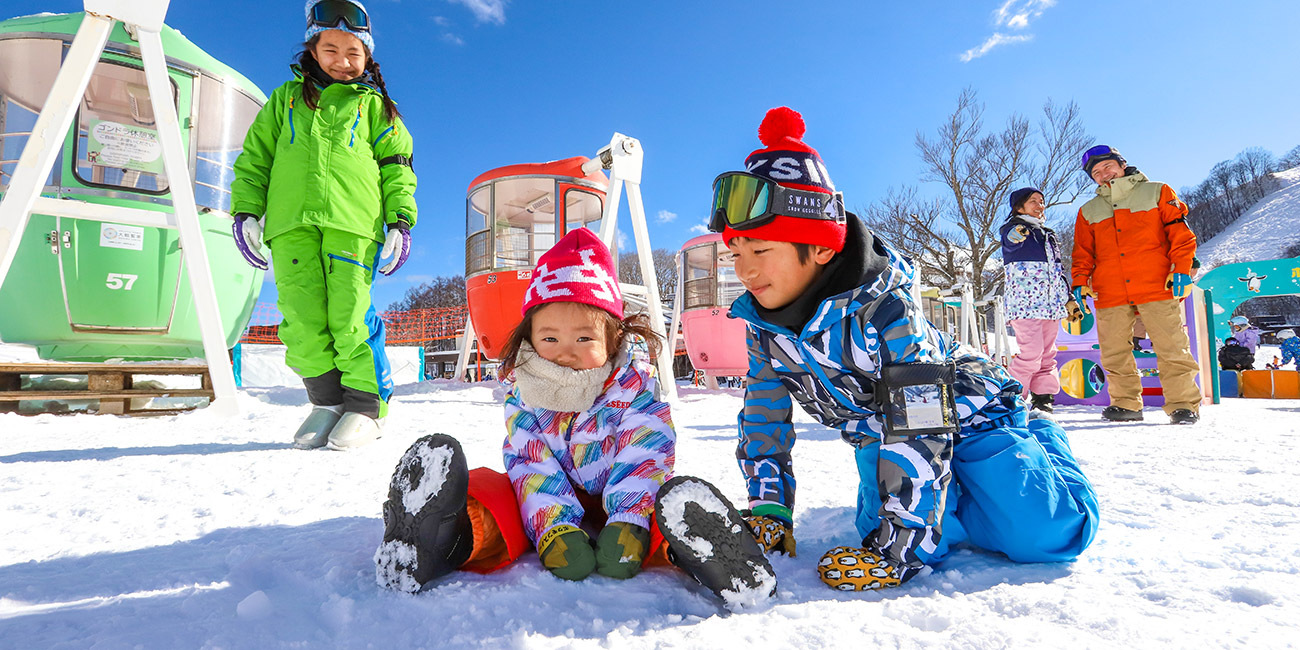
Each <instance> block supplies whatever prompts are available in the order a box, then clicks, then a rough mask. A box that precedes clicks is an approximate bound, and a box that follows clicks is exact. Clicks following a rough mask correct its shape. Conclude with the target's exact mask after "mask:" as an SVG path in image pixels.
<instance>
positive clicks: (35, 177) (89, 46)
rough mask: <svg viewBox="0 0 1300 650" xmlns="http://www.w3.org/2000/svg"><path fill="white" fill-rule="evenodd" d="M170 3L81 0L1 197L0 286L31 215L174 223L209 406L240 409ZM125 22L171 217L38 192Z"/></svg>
mask: <svg viewBox="0 0 1300 650" xmlns="http://www.w3.org/2000/svg"><path fill="white" fill-rule="evenodd" d="M169 5H170V0H84V6H85V9H86V16H85V18H84V19H82V21H81V26H80V27H79V28H78V29H77V35H76V36H75V37H74V38H73V41H72V46H71V47H70V48H69V49H68V54H67V57H66V58H65V59H64V61H63V65H62V67H60V69H59V74H58V76H57V77H56V78H55V80H54V85H53V86H52V87H51V89H50V94H49V97H48V98H47V99H46V100H45V106H44V107H43V108H42V109H41V114H40V116H39V117H38V118H37V119H36V125H35V126H34V127H33V128H32V134H31V136H29V137H28V139H27V145H26V146H25V147H24V148H23V153H22V156H20V157H19V160H18V166H17V168H16V169H15V170H14V176H13V179H11V182H10V184H9V189H8V191H6V192H5V196H4V199H3V201H0V285H3V283H4V280H5V278H6V277H7V276H8V274H9V268H10V266H11V265H12V264H13V260H14V256H15V255H16V254H17V252H18V244H19V242H20V241H22V234H23V231H24V230H25V229H26V228H27V223H28V221H29V220H30V218H31V215H32V213H34V212H35V213H40V214H49V215H56V216H59V217H64V218H71V219H88V220H93V221H109V222H113V223H123V224H131V225H137V226H147V227H151V228H173V229H176V230H178V231H179V235H180V246H181V248H182V249H183V250H184V251H185V254H184V255H182V258H183V259H184V263H185V270H186V272H187V273H188V275H189V278H190V290H191V293H193V295H194V305H195V310H196V312H197V314H198V318H199V331H200V334H201V337H202V340H203V352H204V356H205V357H206V358H207V362H208V374H209V375H210V376H211V378H212V389H213V393H214V395H215V397H216V399H214V400H213V402H212V404H211V405H210V406H209V407H208V408H209V410H211V411H214V412H215V413H217V414H219V415H224V416H233V415H237V414H238V413H239V405H238V403H237V400H236V399H235V391H236V389H235V376H234V373H233V372H232V370H231V367H230V359H229V357H228V356H227V352H226V343H225V337H224V335H223V332H224V331H225V330H224V328H222V326H221V312H220V310H219V309H218V306H217V295H216V291H215V290H214V287H213V282H212V272H211V270H210V268H209V266H208V253H207V248H206V246H205V245H204V243H203V232H202V229H201V228H200V226H199V215H198V208H197V206H196V205H195V202H194V186H193V184H192V182H191V180H192V179H191V178H190V171H189V164H188V157H187V155H186V153H185V147H184V144H183V142H182V139H181V126H180V118H179V116H178V115H177V113H176V107H175V106H174V105H172V103H171V96H172V94H171V85H170V83H169V80H168V74H167V59H166V55H165V54H164V53H163V47H162V27H163V20H164V18H166V16H167V8H168V6H169ZM119 21H120V22H122V23H125V24H126V26H127V28H128V30H131V31H133V33H134V34H135V36H136V39H137V40H138V41H139V44H140V54H141V56H142V58H143V59H144V74H145V82H146V85H147V87H148V88H149V98H150V101H151V103H152V104H153V112H154V116H155V119H156V121H157V126H158V138H159V141H160V144H161V145H162V158H163V169H164V170H165V171H166V173H167V179H168V184H169V185H170V186H171V187H170V190H171V198H172V207H173V209H174V213H173V214H166V213H162V212H151V211H148V210H139V209H135V208H126V207H115V206H106V205H95V204H90V203H86V202H84V201H74V200H59V199H52V198H46V197H42V196H40V193H41V190H42V189H43V187H44V184H45V178H46V177H47V176H49V173H50V169H51V168H52V167H53V166H54V160H55V158H56V157H57V156H58V154H59V151H60V148H61V144H62V142H63V139H64V137H65V135H66V134H67V132H68V128H69V127H71V125H72V119H73V116H74V115H75V114H76V107H77V104H78V103H79V102H80V101H81V98H82V97H83V96H84V95H85V93H86V86H87V85H88V84H89V83H90V78H91V76H92V75H93V73H94V70H95V65H96V63H98V62H99V57H100V54H101V53H102V52H103V51H104V46H105V45H106V44H107V43H108V37H109V34H110V33H111V32H112V30H113V26H114V24H116V23H117V22H119Z"/></svg>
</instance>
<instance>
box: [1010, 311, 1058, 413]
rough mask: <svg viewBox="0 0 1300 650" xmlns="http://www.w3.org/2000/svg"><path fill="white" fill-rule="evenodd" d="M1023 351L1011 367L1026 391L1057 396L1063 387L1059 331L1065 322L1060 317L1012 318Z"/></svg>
mask: <svg viewBox="0 0 1300 650" xmlns="http://www.w3.org/2000/svg"><path fill="white" fill-rule="evenodd" d="M1011 329H1012V330H1013V331H1014V332H1015V333H1016V345H1018V346H1020V352H1018V353H1016V356H1014V357H1011V362H1010V363H1008V364H1007V370H1008V371H1009V372H1010V373H1011V376H1012V377H1015V378H1016V381H1019V382H1020V383H1021V384H1022V385H1024V387H1025V393H1026V394H1028V393H1034V394H1037V395H1055V394H1056V393H1057V392H1058V391H1060V390H1061V378H1060V377H1059V376H1058V375H1057V374H1056V334H1057V332H1059V331H1060V330H1061V322H1060V321H1058V320H1056V319H1049V320H1044V319H1038V318H1023V319H1017V320H1013V321H1011Z"/></svg>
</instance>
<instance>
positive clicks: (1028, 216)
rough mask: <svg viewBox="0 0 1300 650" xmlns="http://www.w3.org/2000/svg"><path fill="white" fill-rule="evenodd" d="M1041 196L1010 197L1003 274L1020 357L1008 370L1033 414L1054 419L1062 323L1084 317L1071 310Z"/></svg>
mask: <svg viewBox="0 0 1300 650" xmlns="http://www.w3.org/2000/svg"><path fill="white" fill-rule="evenodd" d="M1046 209H1047V205H1046V203H1045V202H1044V199H1043V193H1042V192H1040V191H1038V190H1037V189H1035V188H1032V187H1022V188H1020V189H1018V190H1016V191H1014V192H1012V193H1011V214H1010V215H1009V216H1007V219H1006V221H1005V222H1003V224H1002V228H1001V229H1000V230H999V234H1000V236H1001V238H1002V268H1003V271H1004V273H1005V274H1006V290H1005V291H1006V294H1005V295H1006V317H1007V320H1008V321H1009V322H1010V324H1011V329H1012V330H1013V331H1014V332H1015V333H1016V346H1017V347H1018V348H1019V351H1018V352H1017V353H1016V355H1015V356H1014V357H1012V358H1011V362H1010V363H1008V364H1007V371H1008V372H1010V373H1011V376H1012V377H1015V378H1016V380H1017V381H1019V382H1020V383H1021V384H1022V385H1023V386H1024V387H1025V392H1024V394H1023V395H1022V397H1024V398H1025V399H1026V400H1028V401H1029V404H1030V408H1033V409H1037V410H1039V411H1043V412H1046V413H1051V412H1052V408H1053V405H1054V404H1055V402H1056V394H1057V393H1058V392H1060V390H1061V378H1060V375H1058V374H1057V371H1056V335H1057V333H1059V332H1060V331H1061V319H1062V318H1065V317H1066V316H1067V315H1072V314H1076V313H1077V314H1078V315H1079V317H1080V318H1082V312H1081V311H1078V309H1077V305H1073V306H1072V305H1069V304H1068V303H1070V302H1071V298H1070V281H1069V280H1068V279H1067V278H1066V277H1065V271H1064V270H1063V269H1062V267H1061V243H1060V240H1059V239H1058V238H1057V236H1056V231H1055V230H1052V228H1051V227H1050V226H1048V225H1047V223H1046V222H1045V220H1044V218H1043V211H1044V210H1046Z"/></svg>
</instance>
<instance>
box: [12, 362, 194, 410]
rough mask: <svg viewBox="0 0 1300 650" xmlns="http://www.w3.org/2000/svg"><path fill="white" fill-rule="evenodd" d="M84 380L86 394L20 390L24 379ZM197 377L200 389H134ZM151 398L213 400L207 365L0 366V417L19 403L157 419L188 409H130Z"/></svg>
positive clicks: (67, 391)
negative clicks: (66, 404)
mask: <svg viewBox="0 0 1300 650" xmlns="http://www.w3.org/2000/svg"><path fill="white" fill-rule="evenodd" d="M24 375H25V376H28V377H33V376H52V375H60V376H83V377H86V390H49V389H31V388H29V389H27V390H24V389H23V388H22V378H23V376H24ZM156 375H197V376H198V377H199V378H200V379H199V382H200V388H175V389H172V388H168V389H157V388H136V387H135V379H136V377H140V376H156ZM150 397H206V398H208V400H209V401H211V400H213V399H215V395H214V394H213V392H212V378H211V377H210V376H209V375H208V367H207V366H206V365H202V366H200V365H184V364H123V363H0V413H14V412H17V411H18V401H19V400H98V401H99V410H98V411H97V412H98V413H101V414H110V415H157V414H162V413H175V412H177V411H185V410H190V409H133V408H132V407H131V400H133V399H140V398H146V399H147V398H150Z"/></svg>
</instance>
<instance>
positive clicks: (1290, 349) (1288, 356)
mask: <svg viewBox="0 0 1300 650" xmlns="http://www.w3.org/2000/svg"><path fill="white" fill-rule="evenodd" d="M1292 361H1294V362H1295V367H1296V370H1300V336H1293V337H1291V338H1289V339H1287V340H1285V341H1282V363H1280V364H1278V365H1280V366H1285V365H1286V364H1288V363H1291V362H1292Z"/></svg>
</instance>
